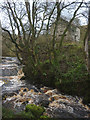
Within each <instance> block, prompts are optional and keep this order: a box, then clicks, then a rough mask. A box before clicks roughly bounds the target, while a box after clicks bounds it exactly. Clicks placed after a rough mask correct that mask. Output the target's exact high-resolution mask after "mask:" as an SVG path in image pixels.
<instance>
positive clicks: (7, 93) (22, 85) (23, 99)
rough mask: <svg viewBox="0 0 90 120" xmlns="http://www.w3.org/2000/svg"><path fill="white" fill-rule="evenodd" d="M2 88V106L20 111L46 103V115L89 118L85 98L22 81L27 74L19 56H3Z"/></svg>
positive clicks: (0, 78)
mask: <svg viewBox="0 0 90 120" xmlns="http://www.w3.org/2000/svg"><path fill="white" fill-rule="evenodd" d="M1 71H2V74H0V87H1V86H2V96H3V98H4V99H3V102H2V103H3V106H4V107H8V108H10V109H13V110H14V111H15V112H20V111H22V110H24V109H25V106H26V104H31V103H33V104H36V105H43V106H44V107H45V109H46V114H47V115H48V116H50V117H52V118H89V116H90V108H89V107H88V106H87V105H84V104H83V103H82V99H81V98H79V97H77V96H75V97H73V96H70V95H62V94H61V93H60V91H58V90H57V89H52V88H49V87H45V86H44V87H43V88H40V89H37V88H36V87H35V86H34V85H31V84H28V83H27V82H26V81H25V80H20V78H21V77H22V76H24V73H23V72H22V66H20V65H19V61H18V60H17V58H16V57H2V63H1V64H0V73H1Z"/></svg>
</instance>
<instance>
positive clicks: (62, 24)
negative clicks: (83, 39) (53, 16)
mask: <svg viewBox="0 0 90 120" xmlns="http://www.w3.org/2000/svg"><path fill="white" fill-rule="evenodd" d="M67 25H68V22H67V21H65V20H63V19H61V20H60V21H59V23H58V26H57V30H56V38H57V39H58V40H60V38H61V36H62V34H63V32H64V30H65V28H66V27H67ZM53 30H54V24H53V26H52V27H51V35H53ZM65 39H66V40H71V41H79V40H80V29H79V27H77V26H75V25H71V26H70V27H69V29H68V31H67V32H66V34H65Z"/></svg>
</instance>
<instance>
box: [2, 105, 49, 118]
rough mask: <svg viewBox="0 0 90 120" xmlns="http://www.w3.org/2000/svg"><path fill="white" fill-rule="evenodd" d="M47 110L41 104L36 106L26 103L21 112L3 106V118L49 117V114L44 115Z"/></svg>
mask: <svg viewBox="0 0 90 120" xmlns="http://www.w3.org/2000/svg"><path fill="white" fill-rule="evenodd" d="M44 112H45V110H44V108H43V107H41V106H36V105H34V104H28V105H26V109H25V110H24V111H22V112H20V113H15V111H12V110H9V109H6V108H4V107H3V109H2V113H3V119H6V118H7V119H9V118H12V119H13V118H14V119H18V118H23V119H33V120H37V119H42V118H48V116H46V115H45V116H44V115H43V113H44Z"/></svg>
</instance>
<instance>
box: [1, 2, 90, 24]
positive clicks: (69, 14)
mask: <svg viewBox="0 0 90 120" xmlns="http://www.w3.org/2000/svg"><path fill="white" fill-rule="evenodd" d="M4 1H5V2H6V0H0V3H2V2H4ZM8 1H10V2H12V1H14V2H16V1H18V2H23V1H24V0H8ZM26 1H27V0H26ZM29 1H31V2H32V1H33V0H29ZM42 1H48V2H52V1H56V0H40V2H42ZM59 1H60V0H59ZM74 1H77V2H81V1H82V0H65V2H66V3H67V2H74ZM84 2H90V0H84ZM62 15H63V16H65V17H66V18H68V19H70V17H72V14H71V13H68V12H67V11H64V12H63V13H62ZM0 20H2V15H1V14H0ZM80 21H81V25H85V24H87V21H86V19H85V18H84V17H82V18H80Z"/></svg>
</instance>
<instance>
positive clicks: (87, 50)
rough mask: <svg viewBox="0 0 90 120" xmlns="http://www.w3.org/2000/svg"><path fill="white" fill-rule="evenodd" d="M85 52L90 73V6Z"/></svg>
mask: <svg viewBox="0 0 90 120" xmlns="http://www.w3.org/2000/svg"><path fill="white" fill-rule="evenodd" d="M85 53H86V66H87V71H88V73H89V74H90V8H89V15H88V32H87V38H86V40H85Z"/></svg>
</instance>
